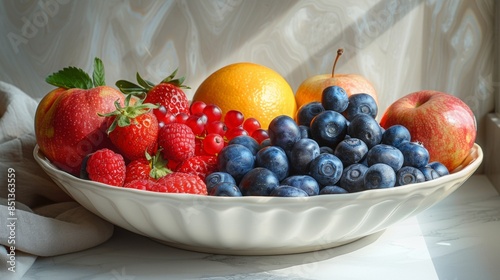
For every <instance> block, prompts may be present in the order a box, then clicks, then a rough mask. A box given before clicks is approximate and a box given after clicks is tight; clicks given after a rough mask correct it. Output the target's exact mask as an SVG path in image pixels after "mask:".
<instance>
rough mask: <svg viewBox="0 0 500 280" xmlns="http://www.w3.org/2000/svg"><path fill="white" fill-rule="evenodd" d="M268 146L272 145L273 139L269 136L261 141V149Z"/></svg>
mask: <svg viewBox="0 0 500 280" xmlns="http://www.w3.org/2000/svg"><path fill="white" fill-rule="evenodd" d="M267 146H271V139H269V138H267V139H264V140H263V141H262V142H260V145H259V149H262V148H265V147H267Z"/></svg>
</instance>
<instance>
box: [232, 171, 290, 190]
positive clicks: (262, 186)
mask: <svg viewBox="0 0 500 280" xmlns="http://www.w3.org/2000/svg"><path fill="white" fill-rule="evenodd" d="M279 184H280V182H279V180H278V177H276V175H275V174H274V173H273V172H272V171H271V170H269V169H267V168H264V167H255V168H254V169H252V170H250V171H248V173H247V174H245V176H243V178H242V179H241V182H240V184H239V188H240V190H241V193H242V194H243V195H245V196H247V195H256V196H267V195H269V194H270V193H271V192H272V191H273V190H274V189H275V188H277V187H278V186H279Z"/></svg>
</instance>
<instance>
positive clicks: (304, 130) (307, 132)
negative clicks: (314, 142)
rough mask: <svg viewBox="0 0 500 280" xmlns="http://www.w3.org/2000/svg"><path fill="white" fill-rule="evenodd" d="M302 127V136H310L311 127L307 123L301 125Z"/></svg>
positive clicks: (300, 127)
mask: <svg viewBox="0 0 500 280" xmlns="http://www.w3.org/2000/svg"><path fill="white" fill-rule="evenodd" d="M299 129H300V138H309V135H310V134H311V129H310V128H309V126H305V125H299Z"/></svg>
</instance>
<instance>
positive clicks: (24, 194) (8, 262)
mask: <svg viewBox="0 0 500 280" xmlns="http://www.w3.org/2000/svg"><path fill="white" fill-rule="evenodd" d="M37 105H38V102H37V101H36V100H34V99H32V98H31V97H29V96H28V95H27V94H26V93H24V92H22V91H21V90H19V89H18V88H17V87H15V86H13V85H10V84H7V83H4V82H1V81H0V182H1V183H0V223H1V224H0V244H1V245H4V246H0V279H20V278H21V277H22V276H23V274H24V273H25V272H26V271H27V270H28V269H29V268H30V266H31V265H32V264H33V263H34V261H35V259H36V257H37V256H55V255H60V254H67V253H71V252H76V251H81V250H85V249H88V248H91V247H94V246H96V245H99V244H101V243H103V242H105V241H106V240H108V239H109V238H110V237H111V235H112V234H113V225H112V224H110V223H108V222H106V221H104V220H102V219H101V218H99V217H97V216H96V215H94V214H92V213H91V212H90V211H88V210H86V209H85V208H83V207H82V206H81V205H79V204H78V203H76V202H75V201H73V200H72V199H71V198H70V197H68V196H67V195H66V194H65V193H64V192H63V191H62V190H61V189H60V188H59V187H58V186H57V185H56V184H55V183H54V182H53V181H52V180H51V179H50V178H49V177H48V176H47V175H46V174H45V172H44V171H43V170H42V169H41V168H40V167H39V166H38V164H37V163H36V161H35V160H34V158H33V154H32V153H33V149H34V147H35V144H36V139H35V136H34V116H35V111H36V107H37ZM9 179H10V181H9ZM12 179H15V180H14V181H13V180H12ZM12 194H14V195H12ZM9 198H10V200H9ZM9 207H10V208H9ZM13 209H15V212H12V211H11V210H13ZM13 242H15V243H13ZM11 246H15V249H16V250H15V251H12V250H11V249H12V248H11ZM13 252H14V253H15V256H13ZM13 257H14V258H13ZM12 260H15V261H14V262H12ZM13 265H15V268H13ZM12 270H15V272H12Z"/></svg>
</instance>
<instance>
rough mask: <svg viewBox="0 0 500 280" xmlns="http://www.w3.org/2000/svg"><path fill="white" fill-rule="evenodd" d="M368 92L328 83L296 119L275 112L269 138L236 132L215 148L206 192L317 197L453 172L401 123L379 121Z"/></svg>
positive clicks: (412, 181) (405, 183)
mask: <svg viewBox="0 0 500 280" xmlns="http://www.w3.org/2000/svg"><path fill="white" fill-rule="evenodd" d="M377 113H378V108H377V103H376V101H375V100H374V99H373V97H372V96H370V95H368V94H363V93H360V94H354V95H351V96H350V97H348V95H347V93H346V92H345V90H344V89H343V88H341V87H338V86H331V87H327V88H326V89H325V90H324V91H323V94H322V100H321V102H311V103H308V104H305V105H303V106H301V107H300V108H299V110H298V112H297V115H296V120H294V119H292V118H291V117H289V116H284V115H282V116H278V117H276V118H275V119H273V121H272V122H271V123H270V124H269V128H268V134H269V139H267V140H265V141H263V142H262V143H260V144H259V143H258V142H257V141H256V140H255V139H253V138H252V137H249V136H238V137H236V138H234V139H232V140H231V141H230V142H229V143H228V145H227V146H226V147H224V148H223V149H222V151H221V152H220V153H219V155H218V171H217V172H214V173H212V174H210V175H208V176H207V177H206V184H207V188H208V193H209V195H215V196H285V197H297V196H314V195H323V194H341V193H353V192H360V191H366V190H372V189H383V188H392V187H397V186H402V185H407V184H413V183H419V182H424V181H429V180H433V179H435V178H438V177H441V176H444V175H447V174H449V172H448V170H447V168H446V167H445V166H444V165H443V164H441V163H440V162H429V152H428V151H427V149H426V148H425V147H424V146H422V145H421V144H419V143H417V142H412V141H411V135H410V132H409V131H408V129H407V128H406V127H404V126H401V125H394V126H392V127H389V128H387V129H384V128H382V127H381V126H380V125H379V123H378V122H377V121H376V119H375V118H376V116H377Z"/></svg>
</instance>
